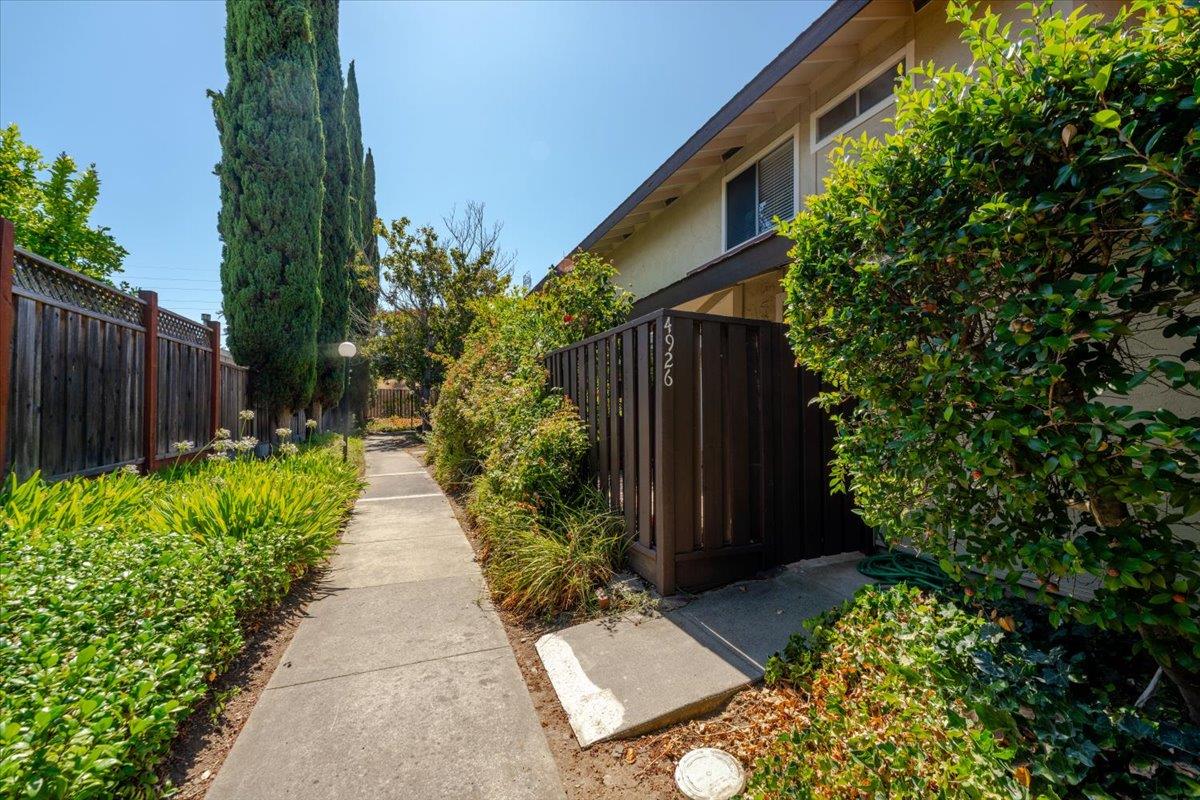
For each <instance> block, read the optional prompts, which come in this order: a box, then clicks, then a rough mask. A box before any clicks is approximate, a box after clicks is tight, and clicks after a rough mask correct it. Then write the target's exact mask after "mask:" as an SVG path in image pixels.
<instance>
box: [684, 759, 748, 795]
mask: <svg viewBox="0 0 1200 800" xmlns="http://www.w3.org/2000/svg"><path fill="white" fill-rule="evenodd" d="M745 784H746V778H745V775H744V774H743V772H742V765H741V764H739V763H738V760H737V759H736V758H734V757H733V756H731V755H729V753H726V752H725V751H724V750H718V749H716V748H715V747H701V748H700V749H698V750H692V751H691V752H689V753H686V754H685V755H684V757H683V758H681V759H679V766H677V767H675V785H676V786H678V787H679V791H681V792H683V793H684V794H685V795H687V796H688V797H690V798H691V800H729V798H731V797H733V796H734V795H736V794H738V793H739V792H741V791H742V787H743V786H745Z"/></svg>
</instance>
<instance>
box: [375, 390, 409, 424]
mask: <svg viewBox="0 0 1200 800" xmlns="http://www.w3.org/2000/svg"><path fill="white" fill-rule="evenodd" d="M420 416H421V398H420V397H419V396H418V395H417V393H416V392H414V391H413V390H412V389H409V388H408V387H406V386H400V387H397V388H394V389H376V390H375V394H374V395H373V396H372V397H371V403H370V405H369V406H368V408H367V418H368V419H380V418H382V417H404V418H407V419H416V418H418V417H420Z"/></svg>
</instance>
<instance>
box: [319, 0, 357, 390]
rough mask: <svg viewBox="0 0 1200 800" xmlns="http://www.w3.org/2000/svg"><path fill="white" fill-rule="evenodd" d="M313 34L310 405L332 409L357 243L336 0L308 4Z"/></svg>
mask: <svg viewBox="0 0 1200 800" xmlns="http://www.w3.org/2000/svg"><path fill="white" fill-rule="evenodd" d="M309 1H310V3H311V5H312V20H313V28H314V32H315V35H316V51H317V89H318V91H319V92H320V97H321V127H322V130H323V131H324V134H325V205H324V212H323V214H322V218H321V319H320V323H319V324H318V326H317V387H316V391H315V392H314V394H313V400H314V401H316V402H318V403H322V404H328V405H332V404H334V403H337V401H338V400H339V399H340V398H341V396H342V387H343V382H344V370H345V365H344V364H343V360H342V358H340V357H339V356H338V354H337V345H338V342H341V341H342V340H343V339H345V338H346V333H347V320H348V319H349V303H350V297H349V295H350V287H351V266H352V264H351V259H352V258H353V257H354V251H355V249H356V248H355V240H356V238H357V237H354V235H353V233H352V230H351V229H352V227H354V228H357V227H358V226H359V224H360V223H359V222H358V219H357V218H354V219H351V216H350V211H351V209H350V180H351V177H352V175H353V167H352V164H351V161H350V150H349V145H348V144H347V139H346V120H345V111H344V109H343V107H342V101H343V98H342V94H343V90H342V61H341V53H340V52H339V50H338V0H309Z"/></svg>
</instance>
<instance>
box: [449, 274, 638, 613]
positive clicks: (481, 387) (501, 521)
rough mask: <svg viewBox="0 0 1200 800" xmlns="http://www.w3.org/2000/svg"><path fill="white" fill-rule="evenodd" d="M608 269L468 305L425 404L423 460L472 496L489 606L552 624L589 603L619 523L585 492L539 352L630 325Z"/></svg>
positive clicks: (579, 447) (575, 440)
mask: <svg viewBox="0 0 1200 800" xmlns="http://www.w3.org/2000/svg"><path fill="white" fill-rule="evenodd" d="M615 275H616V270H615V268H614V267H613V266H612V265H611V264H608V263H607V262H604V261H603V260H601V259H600V258H597V257H594V256H591V255H589V254H580V255H578V256H576V258H575V269H574V271H572V272H570V273H568V274H566V275H561V276H560V275H554V276H552V277H551V278H550V279H549V280H547V282H546V284H545V286H544V287H543V290H542V291H541V292H538V293H535V294H529V295H519V294H516V293H512V292H507V293H504V294H497V295H493V296H490V297H486V298H483V299H481V300H478V301H476V302H475V304H474V305H475V308H474V312H475V314H474V318H473V321H472V323H471V326H470V331H469V333H468V334H467V335H466V337H465V341H463V343H462V354H461V356H460V357H458V358H457V359H456V360H454V361H453V362H452V364H451V365H450V367H449V369H448V370H447V374H446V381H445V383H444V384H443V385H442V388H441V393H440V395H439V398H438V402H437V405H436V406H435V407H434V415H433V436H432V438H431V439H430V447H429V458H430V460H431V461H432V463H433V464H434V466H435V473H436V475H437V479H438V480H439V482H441V483H442V484H443V485H446V486H452V487H460V488H461V487H465V486H469V487H470V488H471V500H470V503H469V511H470V513H471V514H472V516H473V517H474V518H475V520H476V521H477V523H478V525H479V530H480V533H481V535H482V537H483V539H484V542H485V549H486V551H487V554H488V558H487V564H486V571H487V575H488V579H489V582H490V584H491V587H492V589H493V591H494V592H495V593H496V595H497V597H498V601H499V602H500V604H501V605H503V606H504V607H506V608H509V609H511V610H513V611H514V612H516V613H518V614H543V615H552V614H556V613H558V612H560V611H564V610H578V609H580V608H583V607H586V606H587V605H588V604H590V603H593V602H594V593H593V589H594V588H595V585H596V584H597V583H599V582H602V581H603V580H605V579H607V577H608V576H609V575H610V574H611V571H612V568H613V566H614V564H615V563H617V562H618V561H619V559H620V556H621V554H622V553H623V548H624V523H623V521H622V520H621V519H620V518H619V517H616V516H615V515H613V514H612V513H611V512H609V511H608V509H607V506H606V503H605V501H604V500H603V498H601V497H600V496H599V495H598V494H597V493H596V492H594V491H589V490H588V489H587V487H586V485H585V483H584V480H583V474H582V466H583V458H584V454H585V453H586V451H587V437H586V434H585V433H584V429H583V423H582V422H581V421H580V418H579V413H578V411H577V410H576V408H575V405H574V403H572V402H571V401H570V400H568V399H566V398H565V397H564V396H563V393H562V392H561V391H560V390H558V389H551V388H549V387H548V386H547V375H546V367H545V364H544V363H543V358H544V357H545V354H546V353H548V352H550V351H551V350H554V349H556V348H558V347H563V346H565V345H567V344H570V343H572V342H575V341H578V340H579V339H583V338H586V337H587V336H590V335H592V334H595V333H599V332H601V331H604V330H607V329H608V328H611V327H613V326H614V325H617V324H619V323H621V322H623V321H625V319H626V318H627V317H628V316H629V310H630V305H631V303H630V297H629V295H628V294H626V293H625V292H623V291H621V290H620V289H619V288H618V287H617V286H616V285H615V284H614V283H613V278H614V277H615Z"/></svg>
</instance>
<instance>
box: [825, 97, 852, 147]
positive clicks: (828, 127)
mask: <svg viewBox="0 0 1200 800" xmlns="http://www.w3.org/2000/svg"><path fill="white" fill-rule="evenodd" d="M857 115H858V109H857V108H856V107H855V105H854V95H850V96H849V97H847V98H846V99H845V100H843V101H842V102H840V103H838V104H837V105H836V106H834V107H833V108H831V109H829V110H828V111H826V112H825V113H824V114H822V115H821V116H820V117H818V118H817V139H818V140H820V139H824V138H825V137H826V136H829V135H830V134H831V133H833V132H834V131H836V130H837V129H838V128H840V127H842V126H843V125H845V124H846V123H847V122H849V121H850V120H852V119H854V118H855V117H856V116H857Z"/></svg>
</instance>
